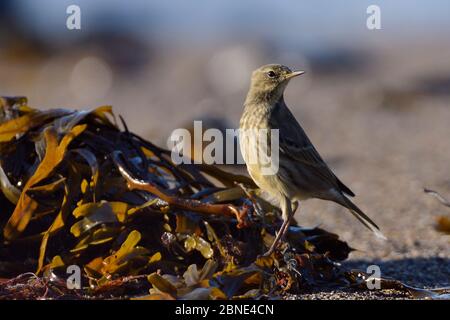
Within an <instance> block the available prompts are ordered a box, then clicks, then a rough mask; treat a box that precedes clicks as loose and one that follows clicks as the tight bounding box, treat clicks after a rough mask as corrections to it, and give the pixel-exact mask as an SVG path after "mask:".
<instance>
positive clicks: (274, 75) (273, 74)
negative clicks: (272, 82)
mask: <svg viewBox="0 0 450 320" xmlns="http://www.w3.org/2000/svg"><path fill="white" fill-rule="evenodd" d="M267 76H268V77H269V78H275V77H276V76H277V75H276V73H275V72H273V71H269V72H267Z"/></svg>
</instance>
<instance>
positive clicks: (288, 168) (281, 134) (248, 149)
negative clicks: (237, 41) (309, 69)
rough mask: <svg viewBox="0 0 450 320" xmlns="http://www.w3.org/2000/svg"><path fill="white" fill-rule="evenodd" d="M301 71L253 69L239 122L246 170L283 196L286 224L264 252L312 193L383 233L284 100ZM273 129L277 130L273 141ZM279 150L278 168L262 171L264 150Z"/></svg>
mask: <svg viewBox="0 0 450 320" xmlns="http://www.w3.org/2000/svg"><path fill="white" fill-rule="evenodd" d="M303 73H304V72H303V71H291V70H290V69H289V68H288V67H285V66H282V65H277V64H271V65H265V66H263V67H261V68H259V69H257V70H255V71H254V72H253V74H252V79H251V84H250V90H249V92H248V94H247V98H246V100H245V104H244V113H243V114H242V117H241V121H240V145H241V152H242V155H243V158H244V160H245V163H246V165H247V170H248V172H249V174H250V176H251V177H252V178H253V180H254V181H255V183H256V184H257V185H258V186H259V187H260V188H261V189H262V190H264V191H266V192H268V193H269V194H270V195H271V196H273V197H275V198H277V199H278V200H279V202H280V207H281V210H282V218H283V224H282V226H281V228H280V229H279V232H278V233H277V235H276V237H275V241H274V242H273V244H272V246H271V247H270V249H269V250H268V251H267V253H266V255H267V254H271V253H272V252H273V250H274V249H275V248H276V247H277V245H278V243H279V242H280V240H281V239H283V237H284V235H285V234H286V232H287V230H288V228H289V224H290V220H291V218H292V216H293V214H294V211H295V210H293V207H294V204H295V207H297V204H298V201H300V200H305V199H308V198H319V199H324V200H331V201H334V202H336V203H338V204H340V205H342V206H344V207H346V208H347V209H349V210H350V212H351V213H352V214H353V215H354V216H355V217H356V218H357V219H358V220H359V221H361V222H362V223H363V224H364V225H365V226H366V227H367V228H369V229H370V230H372V231H373V232H374V233H375V234H376V235H377V236H378V237H381V238H384V236H383V234H382V233H381V232H380V231H379V228H378V226H377V225H376V224H375V223H374V222H373V221H372V220H371V219H370V218H369V217H368V216H367V215H365V214H364V212H362V211H361V210H360V209H359V208H358V207H357V206H356V205H355V204H353V203H352V202H351V201H350V200H349V199H348V197H347V196H351V197H353V196H354V193H353V192H352V191H351V190H350V189H349V188H348V187H347V186H345V185H344V184H343V183H342V182H341V181H340V180H339V179H338V178H337V177H336V176H335V175H334V174H333V172H332V171H331V170H330V168H329V167H328V166H327V164H326V163H325V162H324V161H323V159H322V157H321V156H320V155H319V153H318V152H317V150H316V149H315V148H314V146H313V144H312V143H311V141H310V140H309V138H308V136H307V135H306V133H305V132H304V130H303V129H302V127H301V126H300V124H299V123H298V122H297V120H296V119H295V117H294V116H293V115H292V113H291V111H290V110H289V109H288V107H287V106H286V104H285V102H284V99H283V93H284V90H285V88H286V86H287V84H288V83H289V80H290V79H292V78H293V77H296V76H299V75H301V74H303ZM272 129H275V131H273V130H272ZM276 129H278V131H277V130H276ZM273 132H277V134H278V139H275V141H274V140H273V139H272V138H273V136H274V135H275V136H276V134H274V133H273ZM261 137H264V138H263V139H261ZM276 140H278V141H276ZM274 148H277V150H275V149H274ZM267 151H269V153H270V155H269V154H268V152H267ZM275 151H278V157H277V160H278V163H277V166H274V167H276V169H277V170H273V172H270V170H266V171H268V172H264V170H263V169H264V168H263V166H262V163H261V159H263V158H264V157H262V158H261V157H260V155H261V154H266V156H268V157H272V156H273V155H274V154H277V152H275ZM255 155H256V156H255ZM255 159H256V161H255ZM265 159H267V158H265Z"/></svg>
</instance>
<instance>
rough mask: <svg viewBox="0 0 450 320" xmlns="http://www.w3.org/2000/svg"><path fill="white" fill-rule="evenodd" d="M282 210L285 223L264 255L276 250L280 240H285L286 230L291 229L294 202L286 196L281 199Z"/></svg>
mask: <svg viewBox="0 0 450 320" xmlns="http://www.w3.org/2000/svg"><path fill="white" fill-rule="evenodd" d="M281 211H282V215H281V216H282V218H283V224H282V225H281V227H280V230H279V231H278V233H277V234H276V236H275V240H274V241H273V243H272V245H271V246H270V248H269V250H268V251H267V252H266V253H264V254H263V256H264V257H267V256H270V255H271V254H272V253H273V252H274V250H275V249H276V248H277V246H278V244H279V243H280V241H281V240H283V238H284V236H285V235H286V232H287V231H288V229H289V224H290V222H291V218H292V216H293V211H292V203H291V201H290V200H289V199H288V198H286V197H283V198H282V199H281Z"/></svg>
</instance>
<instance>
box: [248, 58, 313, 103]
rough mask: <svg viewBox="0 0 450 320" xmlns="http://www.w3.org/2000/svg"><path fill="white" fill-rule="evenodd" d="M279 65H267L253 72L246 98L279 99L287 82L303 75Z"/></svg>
mask: <svg viewBox="0 0 450 320" xmlns="http://www.w3.org/2000/svg"><path fill="white" fill-rule="evenodd" d="M304 73H305V72H304V71H292V70H291V69H289V68H288V67H286V66H283V65H281V64H267V65H265V66H262V67H260V68H258V69H256V70H255V71H253V74H252V79H251V84H250V91H249V96H253V97H248V98H258V99H260V98H265V99H279V98H280V97H281V96H282V95H283V92H284V89H285V88H286V86H287V84H288V83H289V80H290V79H292V78H294V77H296V76H299V75H302V74H304Z"/></svg>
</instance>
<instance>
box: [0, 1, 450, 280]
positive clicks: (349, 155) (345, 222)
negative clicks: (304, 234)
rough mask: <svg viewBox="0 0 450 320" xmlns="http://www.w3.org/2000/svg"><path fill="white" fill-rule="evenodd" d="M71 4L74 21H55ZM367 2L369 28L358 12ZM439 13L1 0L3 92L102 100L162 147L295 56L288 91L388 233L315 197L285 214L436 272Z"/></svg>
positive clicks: (412, 8)
mask: <svg viewBox="0 0 450 320" xmlns="http://www.w3.org/2000/svg"><path fill="white" fill-rule="evenodd" d="M71 4H76V5H78V6H79V7H80V8H81V30H68V29H67V27H66V19H67V17H68V16H69V15H68V14H67V13H66V8H67V7H68V6H69V5H71ZM372 4H376V5H378V6H379V7H380V9H381V30H369V29H368V28H367V26H366V20H367V18H368V16H369V15H368V14H367V13H366V10H367V7H368V6H369V5H372ZM449 12H450V2H449V1H445V0H433V1H418V0H410V1H407V0H398V1H387V0H378V1H361V0H349V1H323V0H317V1H313V2H300V1H295V0H289V1H287V0H283V1H280V0H278V1H273V0H272V1H270V0H247V1H183V0H172V1H167V0H165V1H163V0H153V1H144V0H129V1H119V0H97V1H89V0H77V1H75V0H73V1H66V0H40V1H32V0H14V1H13V0H2V1H1V2H0V78H1V81H0V94H1V95H24V96H27V97H28V98H29V102H30V105H31V106H34V107H38V108H53V107H67V108H78V109H90V108H94V107H96V106H100V105H113V106H114V110H115V112H116V113H120V114H121V115H122V116H123V117H124V118H125V120H126V121H127V123H128V126H129V128H130V130H132V131H134V132H136V133H139V134H140V135H142V136H143V137H145V138H147V139H150V140H152V141H153V142H155V143H157V144H159V145H162V146H165V144H166V141H167V138H168V136H169V134H170V133H171V131H172V130H173V129H175V128H180V127H190V126H192V121H193V120H205V124H204V125H206V126H208V125H209V126H214V127H219V128H236V127H237V126H238V121H239V118H240V115H241V112H242V103H243V101H244V99H245V95H246V91H247V89H248V84H249V77H250V74H251V71H252V70H253V69H255V68H257V67H258V66H260V65H262V64H266V63H281V64H285V65H288V66H290V67H291V68H292V69H304V70H306V71H307V74H306V75H305V76H302V77H301V78H298V79H296V80H294V81H292V82H291V84H290V85H289V87H288V89H287V92H286V97H285V98H286V101H287V104H288V105H289V106H290V107H291V109H292V111H293V113H294V114H295V115H296V117H297V119H298V120H299V121H300V123H301V124H302V125H303V127H304V128H305V130H306V131H307V133H308V135H309V136H310V138H311V140H312V141H313V142H314V143H315V145H316V146H317V148H318V150H319V151H320V152H321V154H322V156H323V157H324V158H325V159H326V160H327V161H328V163H329V164H330V166H331V167H332V168H333V169H334V170H335V172H336V174H337V175H338V176H339V177H340V178H341V179H342V180H343V181H344V182H345V183H346V184H348V185H349V186H350V188H351V189H353V191H355V193H356V194H358V195H359V196H358V198H357V200H356V203H357V204H358V205H359V206H360V207H361V208H363V209H364V210H365V211H366V212H367V213H368V214H369V215H370V216H371V217H373V219H374V220H375V221H376V222H377V223H379V225H380V226H381V227H382V229H383V231H384V233H385V234H386V236H387V237H388V238H389V239H390V240H389V242H387V243H379V242H377V241H375V240H374V239H373V238H372V236H371V235H370V234H369V232H367V231H366V230H365V229H364V227H362V226H361V225H360V224H359V223H358V222H357V221H356V220H354V218H353V217H351V216H350V215H349V214H347V213H346V212H345V210H344V209H342V208H340V207H338V206H336V205H334V204H330V203H326V202H323V201H319V200H311V201H308V202H306V203H305V204H304V205H302V206H301V213H298V214H297V220H298V221H299V222H300V224H302V225H316V224H320V225H322V226H323V227H325V228H327V229H329V231H333V232H336V233H338V234H339V235H340V236H341V237H343V238H344V239H346V240H348V241H349V243H350V245H351V246H352V247H354V248H356V249H359V251H357V252H355V253H354V255H353V258H352V259H353V260H354V261H357V263H359V262H358V261H359V260H358V259H366V258H369V259H373V258H378V259H381V260H380V261H385V262H386V261H392V260H397V261H400V262H403V269H404V268H407V267H408V266H409V265H410V264H411V262H410V261H411V259H413V261H415V262H414V263H422V264H423V265H421V268H422V269H424V270H427V272H424V274H423V275H421V276H420V277H422V278H417V277H418V276H417V275H416V274H414V273H413V274H412V275H411V276H410V279H409V278H408V279H406V280H410V281H413V282H414V281H418V282H419V283H420V284H430V285H431V284H435V283H439V284H441V285H445V284H448V281H449V280H448V279H450V271H449V270H450V263H449V258H450V250H449V247H450V246H449V238H448V236H443V235H441V234H439V233H438V232H437V231H436V230H435V229H434V228H433V226H434V224H435V221H436V217H438V216H439V215H442V214H445V208H444V207H442V206H440V205H439V204H438V203H437V202H436V201H435V200H434V199H430V197H429V196H426V195H424V194H423V187H424V186H427V187H430V188H435V189H438V190H439V191H441V192H442V193H443V194H447V195H450V145H449V144H450V143H449V137H450V19H449V18H448V14H449ZM240 170H242V169H240ZM421 259H422V260H421ZM421 261H422V262H421ZM397 266H398V264H396V267H395V268H392V267H391V269H393V270H394V271H392V270H391V271H389V272H395V269H396V268H398V267H397ZM386 268H387V269H389V267H388V266H387V267H386ZM399 268H400V269H401V268H402V267H401V266H400V267H399ZM427 277H431V278H430V279H428V278H427ZM436 277H437V278H436ZM418 279H419V280H418Z"/></svg>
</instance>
